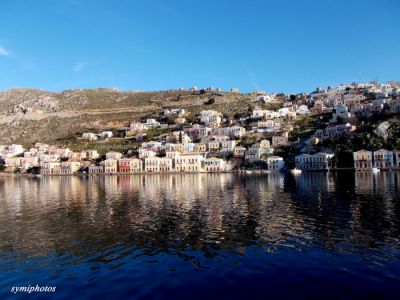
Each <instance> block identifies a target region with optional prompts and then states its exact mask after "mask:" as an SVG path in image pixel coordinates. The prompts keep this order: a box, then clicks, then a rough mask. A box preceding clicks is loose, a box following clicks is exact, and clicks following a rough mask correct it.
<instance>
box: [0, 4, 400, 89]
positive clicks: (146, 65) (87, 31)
mask: <svg viewBox="0 0 400 300" xmlns="http://www.w3.org/2000/svg"><path fill="white" fill-rule="evenodd" d="M374 79H378V80H379V81H387V80H400V1H398V0H331V1H330V0H279V1H278V0H273V1H268V0H241V1H239V0H201V1H200V0H196V1H195V0H185V1H184V0H180V1H178V0H168V1H167V0H131V1H128V0H127V1H122V0H115V1H112V0H109V1H102V0H92V1H91V0H65V1H62V0H25V1H13V0H0V89H2V90H3V89H9V88H12V87H34V88H42V89H46V90H52V91H59V90H63V89H69V88H94V87H117V88H120V89H122V90H131V89H140V90H161V89H170V88H178V87H181V86H182V87H190V86H193V85H196V86H198V87H207V86H210V85H213V86H215V87H222V88H224V89H229V88H231V87H238V88H240V89H241V90H242V91H252V90H255V89H259V90H265V91H267V92H286V93H294V92H303V91H304V92H310V91H312V90H313V89H314V88H315V87H317V86H321V87H324V86H328V85H332V86H335V85H337V84H340V83H344V82H353V81H370V80H374Z"/></svg>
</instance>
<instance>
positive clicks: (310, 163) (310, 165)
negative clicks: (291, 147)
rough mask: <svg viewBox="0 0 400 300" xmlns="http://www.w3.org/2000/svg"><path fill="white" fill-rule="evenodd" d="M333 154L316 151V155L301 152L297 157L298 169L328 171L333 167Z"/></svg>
mask: <svg viewBox="0 0 400 300" xmlns="http://www.w3.org/2000/svg"><path fill="white" fill-rule="evenodd" d="M332 158H333V154H328V153H322V152H320V153H316V154H314V155H310V154H301V155H298V156H296V157H295V163H296V169H299V170H316V171H327V170H329V169H330V167H331V160H332Z"/></svg>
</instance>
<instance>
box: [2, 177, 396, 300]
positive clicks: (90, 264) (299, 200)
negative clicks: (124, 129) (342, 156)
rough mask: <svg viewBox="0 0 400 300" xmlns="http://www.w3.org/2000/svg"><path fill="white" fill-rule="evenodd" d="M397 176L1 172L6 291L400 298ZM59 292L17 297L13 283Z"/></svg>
mask: <svg viewBox="0 0 400 300" xmlns="http://www.w3.org/2000/svg"><path fill="white" fill-rule="evenodd" d="M399 189H400V173H384V172H381V173H380V174H376V175H373V174H370V173H366V174H354V173H339V174H326V173H310V174H305V173H303V174H302V175H300V176H295V177H294V176H292V175H281V174H264V175H234V174H221V175H218V174H208V175H207V174H198V175H195V174H191V175H147V176H112V177H91V178H86V177H82V178H78V177H43V178H0V241H1V246H0V298H1V299H7V298H10V299H25V298H32V299H43V298H47V297H48V298H57V299H107V298H111V299H126V298H127V299H293V298H295V299H384V298H386V299H396V298H397V299H398V297H399V295H400V243H399V239H400V196H399ZM36 284H38V285H39V286H55V287H56V291H55V292H54V293H40V292H38V293H31V294H27V293H24V292H21V293H17V294H13V293H12V292H11V289H12V287H15V286H28V285H31V286H35V285H36Z"/></svg>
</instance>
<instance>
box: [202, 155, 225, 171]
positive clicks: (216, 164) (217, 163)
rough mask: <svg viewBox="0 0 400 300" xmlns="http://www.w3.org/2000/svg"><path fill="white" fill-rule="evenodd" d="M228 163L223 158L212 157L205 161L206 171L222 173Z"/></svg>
mask: <svg viewBox="0 0 400 300" xmlns="http://www.w3.org/2000/svg"><path fill="white" fill-rule="evenodd" d="M225 167H226V163H225V161H224V160H223V159H221V158H216V157H211V158H207V159H205V160H204V170H205V171H206V172H221V171H224V170H225Z"/></svg>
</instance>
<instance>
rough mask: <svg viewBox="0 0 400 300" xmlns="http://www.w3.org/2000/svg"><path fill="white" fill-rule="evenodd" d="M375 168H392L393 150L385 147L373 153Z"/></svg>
mask: <svg viewBox="0 0 400 300" xmlns="http://www.w3.org/2000/svg"><path fill="white" fill-rule="evenodd" d="M373 156H374V158H373V159H374V163H373V165H374V168H378V169H390V168H392V167H393V152H392V151H388V150H385V149H380V150H378V151H375V152H374V153H373Z"/></svg>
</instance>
